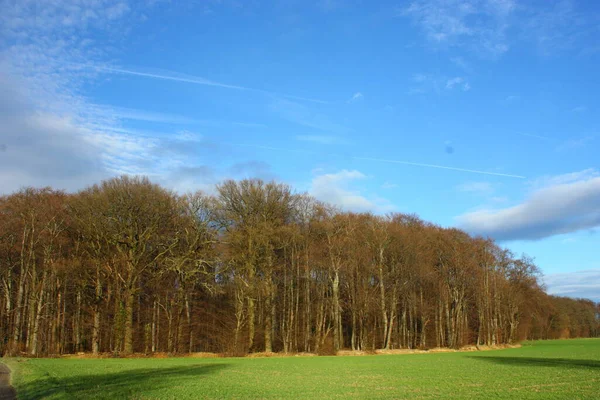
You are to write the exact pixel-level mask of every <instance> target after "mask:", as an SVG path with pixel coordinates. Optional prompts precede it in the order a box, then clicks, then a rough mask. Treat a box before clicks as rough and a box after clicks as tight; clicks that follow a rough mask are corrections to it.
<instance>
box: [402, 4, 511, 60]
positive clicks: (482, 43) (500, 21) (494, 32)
mask: <svg viewBox="0 0 600 400" xmlns="http://www.w3.org/2000/svg"><path fill="white" fill-rule="evenodd" d="M514 10H515V4H514V2H513V1H512V0H451V1H447V0H416V1H413V2H411V3H410V4H409V5H408V6H407V7H404V8H401V9H399V10H398V14H399V15H400V16H405V17H409V18H411V19H412V20H413V21H414V23H415V24H417V25H418V26H419V27H420V28H421V29H422V30H423V31H424V32H425V34H426V36H427V38H428V39H429V40H430V41H431V42H432V43H434V44H435V45H437V46H440V45H450V46H465V47H468V48H470V49H472V50H476V51H480V52H482V53H485V54H487V55H492V56H498V55H501V54H503V53H505V52H506V51H508V49H509V43H508V40H507V38H506V31H507V28H508V19H509V17H510V16H511V14H512V13H513V11H514Z"/></svg>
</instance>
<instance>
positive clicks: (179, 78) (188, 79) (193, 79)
mask: <svg viewBox="0 0 600 400" xmlns="http://www.w3.org/2000/svg"><path fill="white" fill-rule="evenodd" d="M80 66H83V67H88V68H92V69H95V70H97V71H105V72H112V73H115V74H125V75H135V76H142V77H145V78H152V79H163V80H167V81H175V82H184V83H192V84H195V85H205V86H216V87H221V88H225V89H233V90H245V91H250V92H257V93H263V94H267V95H270V96H281V97H287V98H289V99H294V100H302V101H309V102H312V103H320V104H328V103H329V102H327V101H325V100H319V99H313V98H310V97H301V96H294V95H291V94H282V93H275V92H269V91H268V90H262V89H254V88H249V87H245V86H237V85H229V84H226V83H221V82H215V81H211V80H209V79H205V78H202V77H197V76H185V75H176V74H173V75H167V74H155V73H150V72H141V71H134V70H131V69H124V68H113V67H104V66H97V65H96V66H94V65H84V64H80Z"/></svg>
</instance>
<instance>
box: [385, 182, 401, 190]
mask: <svg viewBox="0 0 600 400" xmlns="http://www.w3.org/2000/svg"><path fill="white" fill-rule="evenodd" d="M397 187H398V184H397V183H392V182H383V185H381V188H382V189H395V188H397Z"/></svg>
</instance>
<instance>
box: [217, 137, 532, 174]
mask: <svg viewBox="0 0 600 400" xmlns="http://www.w3.org/2000/svg"><path fill="white" fill-rule="evenodd" d="M223 144H225V145H230V146H239V147H254V148H257V149H265V150H277V151H288V152H293V153H306V154H319V153H317V152H314V151H304V150H297V149H286V148H282V147H272V146H261V145H254V144H242V143H223ZM326 155H327V156H329V157H350V158H352V159H354V160H361V161H374V162H380V163H388V164H403V165H412V166H415V167H424V168H437V169H446V170H451V171H458V172H468V173H471V174H480V175H492V176H502V177H505V178H516V179H526V177H525V176H523V175H513V174H503V173H500V172H488V171H480V170H477V169H468V168H458V167H449V166H446V165H436V164H425V163H417V162H411V161H401V160H389V159H384V158H372V157H359V156H344V155H342V154H334V153H330V154H326Z"/></svg>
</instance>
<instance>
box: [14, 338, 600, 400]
mask: <svg viewBox="0 0 600 400" xmlns="http://www.w3.org/2000/svg"><path fill="white" fill-rule="evenodd" d="M4 362H6V363H7V364H8V365H9V366H10V367H11V369H12V370H13V385H14V386H15V387H16V389H17V393H18V396H19V398H20V399H39V398H49V399H67V398H69V399H71V398H75V399H121V398H134V399H197V398H310V399H315V398H349V397H354V398H410V399H415V398H454V399H457V398H462V399H471V398H472V399H481V398H517V399H534V398H535V399H599V398H600V339H582V340H557V341H544V342H532V343H525V344H524V345H523V347H521V348H516V349H506V350H492V351H482V352H462V353H433V354H406V355H377V356H356V357H352V356H347V357H277V358H213V359H200V358H170V359H14V358H13V359H7V360H4Z"/></svg>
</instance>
